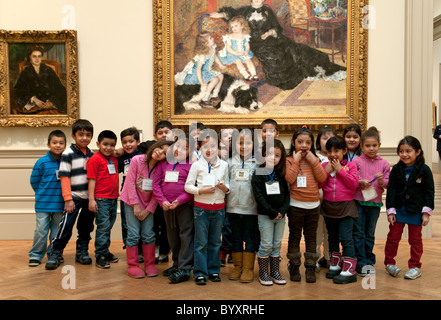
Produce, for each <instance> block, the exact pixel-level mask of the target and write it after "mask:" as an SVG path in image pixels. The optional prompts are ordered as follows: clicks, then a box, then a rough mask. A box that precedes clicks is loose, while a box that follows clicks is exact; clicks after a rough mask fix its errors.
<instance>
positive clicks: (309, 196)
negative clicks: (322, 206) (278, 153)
mask: <svg viewBox="0 0 441 320" xmlns="http://www.w3.org/2000/svg"><path fill="white" fill-rule="evenodd" d="M299 175H303V176H306V187H298V186H297V177H298V176H299ZM326 178H327V175H326V172H325V170H324V169H323V167H322V166H321V164H320V160H319V159H318V158H317V160H316V161H315V162H314V164H312V165H311V163H309V161H308V160H306V158H302V160H300V163H296V162H295V161H294V159H293V157H287V158H286V175H285V179H286V181H287V182H288V183H289V194H290V196H291V199H294V200H296V201H301V202H310V203H312V202H318V201H320V193H319V187H318V184H319V183H321V182H324V181H325V180H326Z"/></svg>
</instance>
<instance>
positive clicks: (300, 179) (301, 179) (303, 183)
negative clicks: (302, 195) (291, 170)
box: [297, 175, 306, 188]
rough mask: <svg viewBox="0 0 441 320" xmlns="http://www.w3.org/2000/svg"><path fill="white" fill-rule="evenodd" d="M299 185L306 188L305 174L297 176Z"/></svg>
mask: <svg viewBox="0 0 441 320" xmlns="http://www.w3.org/2000/svg"><path fill="white" fill-rule="evenodd" d="M297 187H298V188H306V176H304V175H298V176H297Z"/></svg>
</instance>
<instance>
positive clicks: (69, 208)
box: [29, 119, 434, 286]
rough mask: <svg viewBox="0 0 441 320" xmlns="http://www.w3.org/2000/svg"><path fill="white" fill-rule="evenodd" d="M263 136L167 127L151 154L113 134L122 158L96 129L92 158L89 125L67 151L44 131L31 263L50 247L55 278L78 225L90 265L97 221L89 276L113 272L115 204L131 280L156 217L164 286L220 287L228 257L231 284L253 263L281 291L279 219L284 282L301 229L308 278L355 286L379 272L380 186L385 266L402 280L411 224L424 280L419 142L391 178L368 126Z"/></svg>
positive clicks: (134, 138)
mask: <svg viewBox="0 0 441 320" xmlns="http://www.w3.org/2000/svg"><path fill="white" fill-rule="evenodd" d="M260 128H261V135H255V133H254V130H253V129H251V128H242V129H240V130H238V129H235V128H233V127H226V128H224V129H222V130H221V132H220V139H218V133H217V132H215V131H214V130H212V129H209V128H207V127H205V126H204V125H202V124H200V123H198V124H197V125H196V126H194V127H193V126H190V132H188V135H185V134H182V135H179V134H177V135H175V136H173V135H172V134H173V133H174V132H173V126H172V124H171V123H169V122H167V121H161V122H160V123H158V124H157V126H156V133H157V134H156V136H155V138H156V139H157V140H156V141H151V142H150V143H148V144H147V145H146V143H141V141H140V138H139V133H138V130H137V129H136V128H133V127H132V128H128V129H126V130H123V131H122V132H121V134H120V138H121V144H122V148H121V149H116V145H117V136H116V134H115V133H113V132H112V131H110V130H104V131H102V132H101V133H100V134H99V135H98V139H97V142H96V144H97V148H98V152H96V153H93V152H92V151H91V150H90V149H89V147H88V145H89V144H90V143H91V141H92V138H93V134H94V132H93V125H92V124H91V123H90V122H89V121H87V120H84V119H80V120H78V121H76V122H75V123H74V124H73V126H72V138H73V140H74V141H75V143H73V144H72V145H71V146H70V147H69V148H67V149H66V137H65V135H64V133H63V132H62V131H59V130H55V131H53V132H51V133H50V135H49V138H48V148H49V151H48V152H47V154H46V156H45V157H43V158H41V159H39V160H38V161H37V163H36V164H35V166H34V168H33V171H32V175H31V179H30V180H31V185H32V187H33V189H34V190H35V200H36V201H35V210H36V212H37V226H36V230H35V236H34V243H33V247H32V249H31V250H30V252H29V256H30V259H29V265H30V266H37V265H39V264H40V263H41V260H42V259H43V257H44V255H45V253H46V251H47V256H48V260H47V263H46V266H45V267H46V269H48V270H53V269H56V268H57V267H58V266H59V265H60V263H62V262H63V250H64V249H65V247H66V245H67V243H68V241H69V239H70V237H71V235H72V229H73V226H74V224H75V222H77V229H78V239H77V242H76V256H75V257H76V258H75V261H76V262H78V263H81V264H91V263H92V258H91V257H90V256H89V253H88V249H89V242H90V240H91V237H90V234H91V232H92V231H93V230H94V224H95V225H96V231H95V232H96V234H95V259H96V266H98V267H100V268H109V267H110V263H115V262H117V261H118V258H117V257H116V256H115V255H113V254H112V253H111V252H110V251H109V248H110V239H111V236H110V233H111V230H112V227H113V225H114V223H115V219H116V214H117V206H118V204H117V201H118V198H120V200H121V201H120V202H121V203H120V206H121V221H122V231H123V242H124V245H125V250H126V256H127V264H128V270H127V273H128V275H129V276H130V277H133V278H144V277H145V276H146V275H147V276H148V277H154V276H157V275H158V269H157V267H156V266H155V249H156V242H157V238H158V232H157V231H156V230H155V219H154V217H155V216H156V215H158V212H161V213H162V214H163V216H164V220H165V226H164V228H166V230H163V231H164V232H165V234H166V235H167V240H168V245H169V247H170V249H171V252H172V253H171V256H172V261H173V264H172V265H171V267H170V268H168V269H166V270H165V271H164V272H163V275H165V276H167V277H168V279H169V280H170V282H171V283H179V282H183V281H187V280H189V279H190V274H191V272H193V277H194V279H195V282H196V284H198V285H204V284H206V282H207V280H210V281H212V282H218V281H221V278H220V272H221V262H223V261H224V260H225V256H226V254H230V256H231V257H232V262H233V264H234V267H233V268H232V270H231V272H230V274H229V276H228V278H229V279H230V280H237V281H240V282H243V283H249V282H252V281H253V280H254V266H255V261H256V256H257V262H258V268H259V272H258V275H259V282H260V283H261V284H262V285H265V286H268V285H273V284H274V283H275V284H279V285H283V284H286V280H285V279H284V278H283V276H282V274H281V272H280V268H279V267H280V261H281V260H282V258H281V246H282V239H283V235H284V229H285V223H286V222H285V220H286V218H285V217H286V216H287V217H288V227H289V237H288V250H287V258H288V260H289V261H288V270H289V276H290V280H291V281H301V274H300V270H299V268H300V266H301V261H302V253H301V251H300V242H301V239H302V233H303V237H304V241H305V252H304V254H303V256H304V266H305V277H306V281H307V282H308V283H314V282H316V272H317V271H318V270H319V268H320V266H322V267H326V268H328V271H327V273H326V278H329V279H333V282H334V283H341V284H344V283H351V282H355V281H357V274H358V275H360V276H366V275H367V274H368V273H369V272H372V271H373V270H375V269H374V267H373V266H374V265H375V263H376V258H375V254H374V250H373V248H374V243H375V229H376V224H377V220H378V218H379V215H380V210H381V207H382V206H383V203H382V195H383V193H384V191H385V190H386V189H387V194H386V208H387V217H388V221H389V222H390V231H389V234H388V236H387V241H386V246H385V261H384V264H385V267H386V270H387V272H389V274H391V275H392V276H397V274H398V273H399V272H400V268H398V267H397V266H396V262H395V260H394V258H395V256H396V254H397V250H398V244H399V241H400V239H401V235H402V232H403V228H404V226H405V225H406V224H407V225H408V228H409V243H410V244H411V258H410V260H409V271H407V272H406V274H405V278H408V279H416V278H417V277H419V276H420V275H421V270H420V267H421V255H422V239H421V231H422V226H425V225H427V223H428V221H429V217H430V214H431V212H432V210H433V208H434V184H433V176H432V173H431V170H430V168H429V167H428V166H427V165H425V164H424V157H423V150H422V149H421V144H420V143H419V141H418V140H417V139H416V138H414V137H412V136H406V137H405V138H404V139H402V140H401V141H400V142H399V144H398V147H397V155H398V156H399V158H400V160H399V162H398V163H397V164H396V165H395V166H393V168H392V170H390V165H389V163H388V162H387V161H386V160H384V159H383V158H381V157H380V156H379V155H378V151H379V148H380V145H381V143H380V135H379V132H378V130H377V129H376V128H375V127H371V128H369V129H368V130H366V131H365V132H361V129H360V127H359V126H358V125H356V124H353V125H348V126H347V127H346V129H345V130H344V132H343V135H342V136H339V135H337V133H336V132H335V130H334V129H332V128H330V127H327V126H325V127H324V128H322V129H321V130H320V131H319V133H318V135H317V138H316V139H314V135H313V132H312V131H311V130H310V129H309V128H307V127H306V126H304V127H302V128H299V129H297V130H296V131H295V132H294V134H293V136H292V139H291V143H290V148H289V151H288V152H287V150H286V149H285V146H284V144H283V143H282V142H281V141H280V140H279V139H278V135H279V131H278V125H277V122H276V121H274V120H272V119H267V120H264V121H263V122H262V124H261V127H260ZM258 137H261V139H260V138H258ZM119 173H122V174H123V183H122V189H121V191H119V190H118V188H119V186H120V185H119ZM49 230H51V234H50V236H49V238H50V246H49V248H47V238H48V234H49ZM322 247H323V253H322ZM321 255H322V258H321V259H319V258H320V256H321ZM140 256H141V257H142V260H141V259H140ZM141 262H144V266H143V268H141Z"/></svg>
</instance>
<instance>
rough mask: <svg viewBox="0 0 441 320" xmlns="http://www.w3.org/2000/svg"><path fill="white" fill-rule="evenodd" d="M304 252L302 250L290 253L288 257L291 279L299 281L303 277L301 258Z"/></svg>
mask: <svg viewBox="0 0 441 320" xmlns="http://www.w3.org/2000/svg"><path fill="white" fill-rule="evenodd" d="M301 256H302V254H301V253H300V252H296V253H288V254H287V257H288V259H289V263H288V271H289V279H290V280H291V281H295V282H299V281H300V280H301V279H302V276H301V275H300V271H299V268H300V263H301V262H300V258H301Z"/></svg>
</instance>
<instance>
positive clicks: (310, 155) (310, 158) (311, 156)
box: [305, 151, 317, 164]
mask: <svg viewBox="0 0 441 320" xmlns="http://www.w3.org/2000/svg"><path fill="white" fill-rule="evenodd" d="M305 158H306V160H308V161H309V163H311V164H314V162H316V161H317V157H316V156H315V155H314V154H313V153H312V152H311V151H306V156H305Z"/></svg>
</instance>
